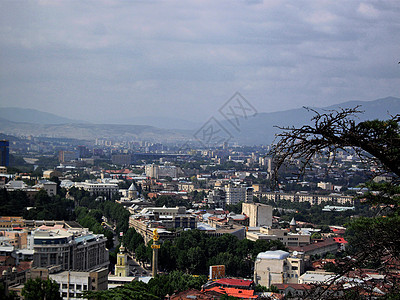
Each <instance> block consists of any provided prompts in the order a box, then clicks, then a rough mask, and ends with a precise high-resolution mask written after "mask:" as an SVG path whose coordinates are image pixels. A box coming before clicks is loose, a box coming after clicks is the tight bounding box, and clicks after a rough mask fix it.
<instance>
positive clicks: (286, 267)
mask: <svg viewBox="0 0 400 300" xmlns="http://www.w3.org/2000/svg"><path fill="white" fill-rule="evenodd" d="M303 272H304V262H303V259H302V257H295V256H290V254H289V252H286V251H282V250H276V251H266V252H261V253H259V254H258V255H257V258H256V261H255V263H254V282H255V283H256V284H260V285H263V286H266V287H267V288H269V287H271V285H274V284H277V283H298V278H299V277H300V275H301V274H302V273H303Z"/></svg>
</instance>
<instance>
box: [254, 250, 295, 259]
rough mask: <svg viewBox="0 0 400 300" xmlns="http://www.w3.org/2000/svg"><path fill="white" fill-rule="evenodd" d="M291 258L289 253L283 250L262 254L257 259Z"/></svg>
mask: <svg viewBox="0 0 400 300" xmlns="http://www.w3.org/2000/svg"><path fill="white" fill-rule="evenodd" d="M288 256H289V252H286V251H282V250H275V251H265V252H260V253H258V255H257V259H285V258H287V257H288Z"/></svg>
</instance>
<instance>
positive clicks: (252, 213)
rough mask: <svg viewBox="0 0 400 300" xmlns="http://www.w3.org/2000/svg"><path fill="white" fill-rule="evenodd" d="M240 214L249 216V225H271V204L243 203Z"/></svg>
mask: <svg viewBox="0 0 400 300" xmlns="http://www.w3.org/2000/svg"><path fill="white" fill-rule="evenodd" d="M242 214H245V215H246V216H248V217H249V226H250V227H260V226H272V206H270V205H265V204H261V203H243V204H242Z"/></svg>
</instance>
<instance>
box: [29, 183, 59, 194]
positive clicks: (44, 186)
mask: <svg viewBox="0 0 400 300" xmlns="http://www.w3.org/2000/svg"><path fill="white" fill-rule="evenodd" d="M33 188H36V189H39V190H45V191H46V193H47V195H49V196H50V197H51V196H55V195H57V183H55V182H53V181H49V180H41V181H39V182H38V183H37V184H36V185H34V186H33Z"/></svg>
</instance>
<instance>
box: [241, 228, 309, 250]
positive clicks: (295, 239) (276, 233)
mask: <svg viewBox="0 0 400 300" xmlns="http://www.w3.org/2000/svg"><path fill="white" fill-rule="evenodd" d="M246 238H247V239H248V240H251V241H257V240H266V241H274V240H279V241H281V242H282V243H283V244H284V245H285V246H292V247H294V246H302V247H303V246H306V245H309V244H310V243H311V234H310V233H303V232H301V231H300V232H299V233H294V232H290V231H288V230H287V229H281V228H271V227H261V228H254V229H252V228H249V229H248V231H247V233H246ZM299 251H300V250H299Z"/></svg>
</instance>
